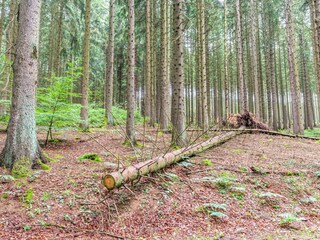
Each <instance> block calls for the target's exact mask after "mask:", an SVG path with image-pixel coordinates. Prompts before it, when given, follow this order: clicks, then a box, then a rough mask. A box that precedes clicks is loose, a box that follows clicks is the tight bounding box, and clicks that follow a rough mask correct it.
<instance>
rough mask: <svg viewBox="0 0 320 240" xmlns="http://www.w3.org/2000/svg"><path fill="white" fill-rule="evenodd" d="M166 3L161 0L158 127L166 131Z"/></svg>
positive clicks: (167, 108)
mask: <svg viewBox="0 0 320 240" xmlns="http://www.w3.org/2000/svg"><path fill="white" fill-rule="evenodd" d="M167 12H168V3H167V0H161V34H160V35H161V56H160V57H161V86H160V89H161V110H160V129H161V130H162V131H167V129H168V126H169V107H170V105H169V79H168V19H167Z"/></svg>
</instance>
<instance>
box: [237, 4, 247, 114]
mask: <svg viewBox="0 0 320 240" xmlns="http://www.w3.org/2000/svg"><path fill="white" fill-rule="evenodd" d="M236 11H237V38H238V41H237V44H238V45H237V46H238V76H239V85H240V86H239V92H240V99H239V101H240V109H241V112H246V111H247V100H246V97H245V84H244V73H243V50H242V30H241V8H240V0H236Z"/></svg>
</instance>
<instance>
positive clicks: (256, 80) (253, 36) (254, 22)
mask: <svg viewBox="0 0 320 240" xmlns="http://www.w3.org/2000/svg"><path fill="white" fill-rule="evenodd" d="M256 9H257V2H256V0H251V19H250V21H251V44H252V46H251V55H252V68H253V69H252V71H253V83H254V106H255V115H256V117H257V118H258V119H259V118H260V96H259V73H258V54H257V51H259V49H257V37H256V32H257V25H258V20H257V12H256Z"/></svg>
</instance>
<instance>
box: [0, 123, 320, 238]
mask: <svg viewBox="0 0 320 240" xmlns="http://www.w3.org/2000/svg"><path fill="white" fill-rule="evenodd" d="M147 130H148V131H147V134H143V129H142V128H141V129H139V133H140V134H138V141H139V142H140V145H141V146H139V147H138V148H137V151H136V152H135V153H134V152H133V151H132V150H131V148H130V146H125V145H123V144H122V143H123V140H124V137H123V132H122V130H121V129H120V128H119V127H114V128H108V130H101V129H96V130H95V129H94V130H93V131H94V133H90V136H96V138H95V139H96V141H98V142H99V143H97V142H96V141H95V140H92V139H91V138H90V137H89V136H88V135H86V134H83V133H80V132H77V131H71V130H68V131H61V132H55V135H54V137H56V138H57V139H62V140H64V141H61V142H52V143H50V144H49V145H48V146H47V147H46V148H45V151H46V153H47V154H48V155H49V156H50V157H52V158H54V159H56V161H55V162H51V163H49V164H48V165H49V166H50V167H51V169H50V170H49V171H37V172H36V173H35V174H34V175H33V176H31V177H28V178H26V179H19V180H16V181H14V182H8V183H0V239H112V238H111V237H110V236H107V235H106V233H109V234H113V235H117V236H123V237H125V236H126V237H131V238H134V239H190V240H191V239H280V238H281V239H293V238H296V239H320V230H319V226H320V176H317V174H318V175H320V156H319V153H320V144H319V143H317V142H315V141H311V140H302V139H292V138H287V137H277V136H268V135H264V134H246V135H241V136H238V137H236V138H234V139H232V140H231V141H229V142H227V143H225V144H223V145H221V146H219V147H216V148H213V149H210V150H208V151H206V152H203V153H201V154H199V155H198V156H195V157H194V158H192V159H189V160H188V161H186V162H184V163H181V164H178V165H175V166H173V167H170V168H167V169H165V170H163V171H160V172H159V173H157V174H153V175H150V176H148V177H143V178H142V179H140V181H139V182H138V183H136V184H135V185H133V186H131V185H128V186H127V188H121V189H119V190H115V191H113V192H111V193H108V192H107V191H106V189H105V188H104V187H103V186H102V184H101V183H100V179H101V177H102V175H103V174H105V173H107V172H108V171H109V172H110V171H113V170H115V169H116V168H117V164H118V163H117V161H116V160H115V157H117V158H120V159H121V163H123V164H124V165H131V164H134V163H136V162H137V161H138V160H137V158H138V159H140V158H141V157H139V156H141V155H143V157H142V158H141V159H148V158H150V157H151V156H157V155H159V154H161V153H163V152H165V151H168V147H169V141H170V138H171V135H169V134H162V133H157V132H156V131H152V130H151V129H147ZM144 135H146V136H147V139H146V140H144V138H143V136H144ZM194 137H195V136H194ZM194 137H193V138H194ZM44 138H45V133H44V132H40V133H39V139H41V140H43V139H44ZM4 140H5V133H0V149H2V147H3V145H4ZM202 140H204V139H202ZM143 142H145V145H144V146H142V145H143ZM100 144H101V145H103V146H105V147H106V148H107V149H108V150H110V151H111V152H112V154H113V155H112V154H110V153H109V152H108V151H107V150H106V149H104V148H103V147H101V145H100ZM85 153H98V154H99V155H100V156H101V157H102V159H103V162H101V163H96V162H90V161H79V160H78V159H77V158H78V157H79V156H81V155H83V154H85ZM114 155H115V156H114ZM2 174H6V171H5V170H4V169H1V168H0V175H2ZM210 214H211V215H212V216H210ZM209 237H210V238H209Z"/></svg>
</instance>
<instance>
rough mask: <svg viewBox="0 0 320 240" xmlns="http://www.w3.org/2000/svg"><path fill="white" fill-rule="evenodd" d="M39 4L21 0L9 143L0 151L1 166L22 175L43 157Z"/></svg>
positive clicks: (42, 159) (7, 141)
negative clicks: (39, 115) (38, 119)
mask: <svg viewBox="0 0 320 240" xmlns="http://www.w3.org/2000/svg"><path fill="white" fill-rule="evenodd" d="M40 8H41V1H40V0H25V1H21V3H20V11H19V32H18V36H17V44H16V52H15V61H14V65H13V70H14V80H13V91H12V106H11V113H10V122H9V126H8V133H7V139H6V145H5V147H4V149H3V151H2V153H1V154H0V166H3V167H6V168H10V169H12V173H13V174H18V175H20V176H21V175H28V174H29V169H30V168H31V167H35V166H37V165H39V161H44V158H43V155H42V153H41V149H40V147H39V144H38V141H37V133H36V121H35V106H36V83H37V77H38V53H39V48H38V46H39V28H40Z"/></svg>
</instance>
